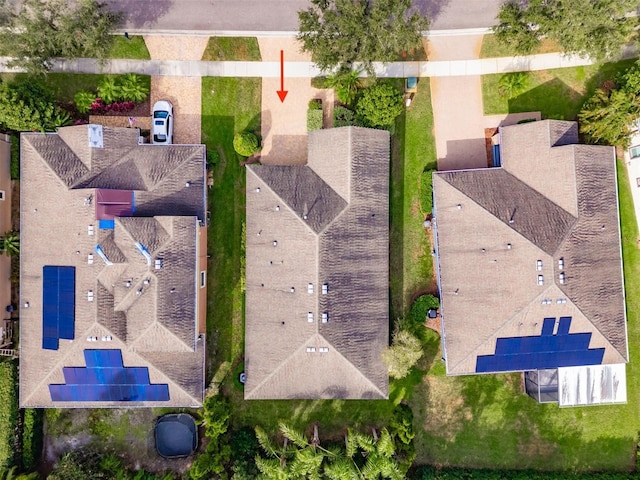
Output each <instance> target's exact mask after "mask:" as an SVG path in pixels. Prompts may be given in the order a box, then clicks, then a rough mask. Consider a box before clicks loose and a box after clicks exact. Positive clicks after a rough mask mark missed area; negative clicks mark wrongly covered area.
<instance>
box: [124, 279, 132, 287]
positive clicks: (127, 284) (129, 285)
mask: <svg viewBox="0 0 640 480" xmlns="http://www.w3.org/2000/svg"><path fill="white" fill-rule="evenodd" d="M124 286H125V287H127V288H131V280H127V281H126V282H124Z"/></svg>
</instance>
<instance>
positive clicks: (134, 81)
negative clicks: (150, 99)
mask: <svg viewBox="0 0 640 480" xmlns="http://www.w3.org/2000/svg"><path fill="white" fill-rule="evenodd" d="M149 88H150V85H149V80H148V78H146V77H142V76H140V75H136V74H135V73H127V74H126V75H119V76H109V77H105V79H104V80H103V81H102V82H101V83H100V84H99V85H98V93H97V94H96V93H94V92H88V91H86V90H84V91H80V92H78V93H76V94H75V96H74V97H73V100H74V102H75V104H76V108H77V109H78V111H79V112H80V113H87V112H88V111H89V110H90V109H91V105H92V104H93V103H94V102H95V101H96V98H101V99H102V101H103V102H104V103H105V104H109V103H114V102H143V101H145V100H146V99H147V96H148V95H149Z"/></svg>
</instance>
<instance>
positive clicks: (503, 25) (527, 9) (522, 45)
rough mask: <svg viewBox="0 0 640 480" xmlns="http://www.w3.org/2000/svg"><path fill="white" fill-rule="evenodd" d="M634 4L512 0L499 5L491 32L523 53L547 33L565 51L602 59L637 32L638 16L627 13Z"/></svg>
mask: <svg viewBox="0 0 640 480" xmlns="http://www.w3.org/2000/svg"><path fill="white" fill-rule="evenodd" d="M637 7H638V2H637V0H616V1H611V0H530V1H528V2H520V1H516V0H511V1H510V2H508V3H506V4H504V5H503V6H502V7H501V9H500V12H499V14H498V21H499V23H498V25H496V26H495V27H494V32H495V34H496V37H497V38H498V40H499V41H500V42H502V43H505V44H511V45H513V46H514V47H515V48H516V50H517V51H518V52H519V53H522V54H527V53H530V52H531V51H533V50H534V49H535V47H536V46H537V45H538V44H539V42H540V39H541V38H543V37H547V38H549V39H551V40H553V41H555V42H557V43H558V45H559V46H560V47H561V48H562V50H563V51H564V52H565V53H575V54H579V55H587V56H591V57H593V58H595V59H597V60H604V59H607V58H611V57H616V56H618V55H619V54H620V51H621V49H622V47H623V46H624V45H625V44H626V43H628V42H630V41H632V40H633V39H634V37H635V36H636V34H635V32H634V28H635V27H636V26H637V25H638V18H637V17H635V16H631V15H629V13H630V12H634V11H635V10H636V9H637Z"/></svg>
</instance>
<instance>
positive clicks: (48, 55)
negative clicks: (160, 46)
mask: <svg viewBox="0 0 640 480" xmlns="http://www.w3.org/2000/svg"><path fill="white" fill-rule="evenodd" d="M120 18H121V15H120V14H119V13H114V12H111V11H109V10H107V9H106V8H105V4H103V3H100V2H98V1H96V0H78V1H77V2H67V1H66V0H24V1H23V2H21V3H20V4H19V6H18V7H16V6H15V5H13V4H12V2H7V1H6V0H0V26H2V27H5V28H2V29H1V30H0V44H1V45H2V46H3V47H2V49H3V51H4V53H5V55H9V56H11V57H13V60H11V61H10V62H9V66H11V67H20V68H24V69H26V70H27V71H28V72H30V73H44V72H47V71H48V70H49V69H50V68H51V60H52V59H53V58H55V57H64V58H78V57H91V58H98V59H104V58H106V56H107V54H108V53H109V50H110V49H111V46H112V43H113V36H112V35H111V33H112V32H113V29H114V28H115V27H116V25H117V24H118V22H119V21H120Z"/></svg>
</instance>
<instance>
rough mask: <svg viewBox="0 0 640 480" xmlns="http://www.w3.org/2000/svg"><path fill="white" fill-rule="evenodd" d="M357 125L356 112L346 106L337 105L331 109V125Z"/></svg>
mask: <svg viewBox="0 0 640 480" xmlns="http://www.w3.org/2000/svg"><path fill="white" fill-rule="evenodd" d="M351 125H358V122H357V120H356V114H355V113H354V112H353V110H349V109H348V108H347V107H341V106H337V107H335V108H334V109H333V126H334V127H350V126H351Z"/></svg>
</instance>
